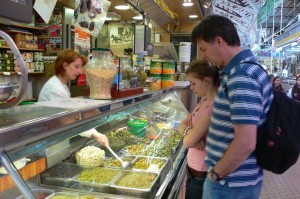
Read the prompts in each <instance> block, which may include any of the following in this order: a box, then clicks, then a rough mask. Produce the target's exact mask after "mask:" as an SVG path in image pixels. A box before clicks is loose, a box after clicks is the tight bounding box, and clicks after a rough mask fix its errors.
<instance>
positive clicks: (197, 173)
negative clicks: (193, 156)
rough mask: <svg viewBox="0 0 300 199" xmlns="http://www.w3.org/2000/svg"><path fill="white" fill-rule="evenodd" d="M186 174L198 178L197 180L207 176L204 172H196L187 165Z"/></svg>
mask: <svg viewBox="0 0 300 199" xmlns="http://www.w3.org/2000/svg"><path fill="white" fill-rule="evenodd" d="M187 170H188V174H190V176H191V177H198V178H205V177H206V175H207V172H206V171H197V170H195V169H193V168H191V167H189V166H188V165H187Z"/></svg>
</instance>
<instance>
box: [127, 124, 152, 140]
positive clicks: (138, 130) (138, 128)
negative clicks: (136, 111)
mask: <svg viewBox="0 0 300 199" xmlns="http://www.w3.org/2000/svg"><path fill="white" fill-rule="evenodd" d="M127 125H128V130H129V132H131V133H133V134H135V135H136V136H138V137H144V136H145V135H146V127H147V125H148V122H147V121H145V120H130V121H128V123H127Z"/></svg>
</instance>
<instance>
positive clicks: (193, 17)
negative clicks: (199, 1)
mask: <svg viewBox="0 0 300 199" xmlns="http://www.w3.org/2000/svg"><path fill="white" fill-rule="evenodd" d="M189 18H192V19H195V18H198V15H190V16H189Z"/></svg>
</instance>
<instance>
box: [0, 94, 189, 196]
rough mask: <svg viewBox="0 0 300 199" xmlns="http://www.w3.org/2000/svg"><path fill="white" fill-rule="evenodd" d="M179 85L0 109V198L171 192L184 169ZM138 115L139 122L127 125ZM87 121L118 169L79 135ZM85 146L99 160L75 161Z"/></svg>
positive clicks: (86, 127)
mask: <svg viewBox="0 0 300 199" xmlns="http://www.w3.org/2000/svg"><path fill="white" fill-rule="evenodd" d="M186 89H187V88H180V89H178V88H177V89H176V88H169V89H164V90H159V91H152V92H145V93H143V94H140V95H136V96H132V97H128V98H124V99H119V100H91V99H85V98H71V99H60V100H56V101H53V102H51V103H50V102H47V103H37V104H34V105H26V106H17V107H13V108H10V109H4V110H0V115H1V116H0V117H1V122H0V136H1V139H0V149H1V152H0V163H1V165H2V167H1V168H0V198H46V197H47V198H59V197H60V196H64V197H69V198H173V197H174V196H175V195H176V194H177V192H176V191H177V190H178V188H179V186H180V185H181V182H182V179H183V175H184V173H185V168H186V166H185V165H186V161H185V156H186V152H187V151H186V149H185V148H184V147H183V146H182V136H181V135H179V134H178V132H177V131H176V128H177V127H178V125H179V123H180V121H181V120H182V119H184V118H185V117H186V115H187V114H188V111H187V110H186V107H188V104H183V103H182V102H188V100H187V99H184V98H188V97H189V96H186V95H182V94H183V93H186V91H185V90H186ZM140 121H144V123H146V125H144V126H143V128H142V127H140V126H139V125H137V126H132V124H136V122H140ZM93 128H95V129H96V130H97V131H98V132H100V133H103V134H106V135H107V137H108V139H109V141H110V146H111V148H112V149H113V150H115V152H117V154H118V155H119V156H120V157H121V158H122V159H123V160H126V161H129V162H130V163H131V166H130V167H128V168H122V165H121V164H120V162H119V161H117V160H116V159H115V158H113V156H112V155H111V153H110V152H109V151H108V150H107V149H106V148H105V147H103V146H100V145H99V144H98V143H97V142H96V141H95V139H93V138H86V137H82V136H81V133H82V132H84V131H87V130H90V129H93ZM89 147H90V148H92V147H94V148H97V150H98V149H99V150H100V151H102V152H104V153H105V157H104V159H103V164H102V163H101V165H100V166H99V165H97V166H91V165H89V166H86V165H85V166H84V164H82V162H79V159H78V158H79V151H82V150H84V149H88V148H89ZM88 153H89V152H86V151H85V153H83V155H84V156H85V155H86V154H88ZM80 157H81V156H80ZM81 158H82V157H81ZM81 160H82V159H81ZM89 161H96V160H94V159H93V158H91V159H90V160H89ZM13 162H14V163H15V166H13V164H12V163H13ZM79 163H80V164H79ZM68 194H69V196H68ZM72 194H73V195H72Z"/></svg>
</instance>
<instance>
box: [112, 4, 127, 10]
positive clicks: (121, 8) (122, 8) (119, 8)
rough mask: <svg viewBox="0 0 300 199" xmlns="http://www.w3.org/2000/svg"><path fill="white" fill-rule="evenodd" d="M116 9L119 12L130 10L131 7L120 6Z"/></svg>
mask: <svg viewBox="0 0 300 199" xmlns="http://www.w3.org/2000/svg"><path fill="white" fill-rule="evenodd" d="M115 9H117V10H129V6H127V5H118V6H115Z"/></svg>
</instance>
